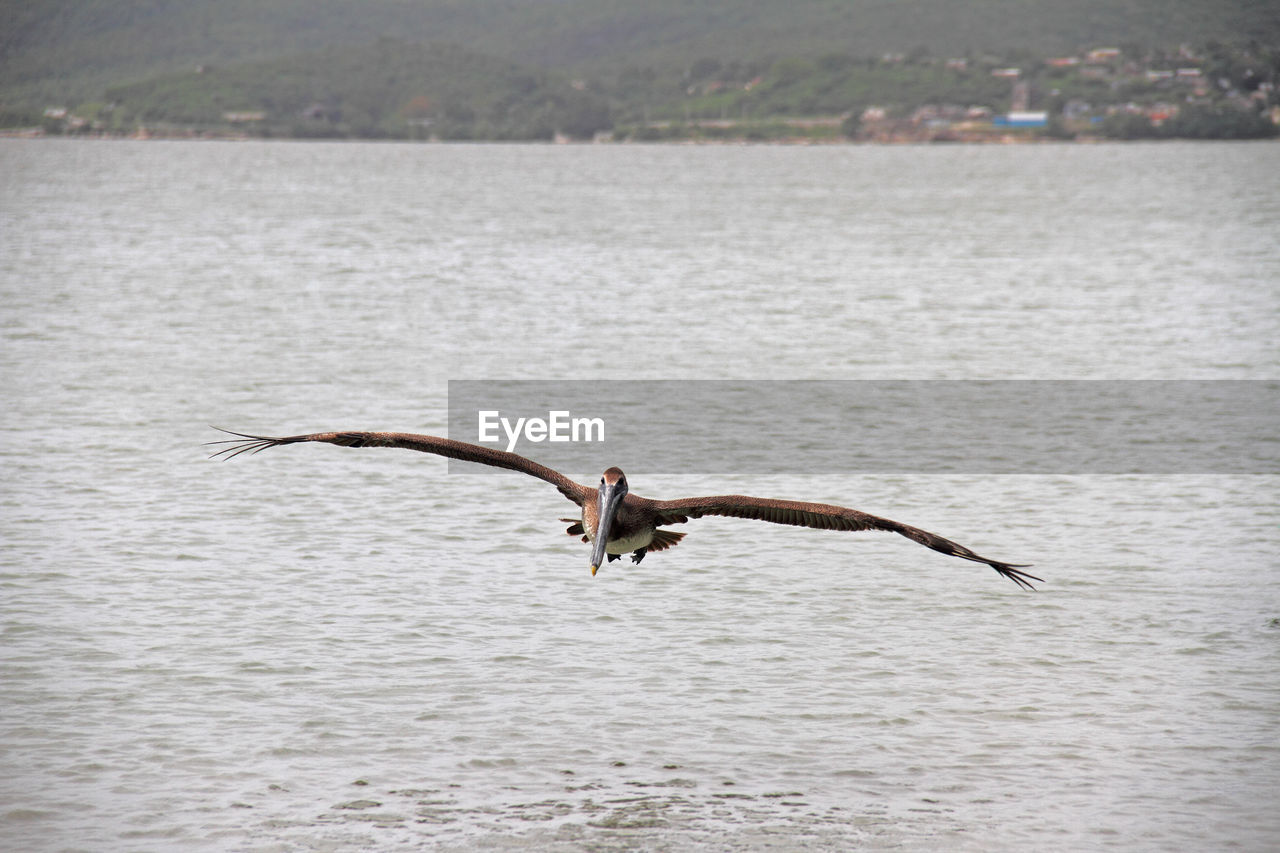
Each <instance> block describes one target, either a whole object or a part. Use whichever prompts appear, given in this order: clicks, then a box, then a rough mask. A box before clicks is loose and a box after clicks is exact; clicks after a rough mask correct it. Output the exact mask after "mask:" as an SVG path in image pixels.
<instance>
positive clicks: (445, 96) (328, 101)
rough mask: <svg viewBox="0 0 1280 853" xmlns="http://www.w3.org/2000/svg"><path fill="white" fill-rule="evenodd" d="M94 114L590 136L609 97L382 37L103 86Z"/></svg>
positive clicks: (258, 125) (357, 133)
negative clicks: (100, 106)
mask: <svg viewBox="0 0 1280 853" xmlns="http://www.w3.org/2000/svg"><path fill="white" fill-rule="evenodd" d="M106 98H107V100H108V101H109V102H110V103H111V104H112V106H111V108H110V109H109V110H105V111H104V113H103V115H102V118H103V119H104V120H105V121H106V122H108V123H109V124H110V125H112V126H115V127H117V128H131V127H133V126H136V125H148V126H157V125H160V126H164V125H170V126H181V127H196V128H210V127H221V126H226V125H228V124H230V125H239V126H241V127H242V128H243V129H244V130H246V131H249V132H252V133H256V134H260V135H266V136H290V137H362V138H379V137H396V138H406V137H408V138H413V137H418V138H426V137H434V138H439V139H551V138H552V137H553V136H555V135H557V134H560V135H564V136H568V137H574V138H589V137H590V136H591V135H592V134H594V133H595V132H596V131H597V130H600V129H603V128H607V127H609V126H610V124H611V121H610V118H609V109H608V106H607V104H606V103H605V102H604V101H603V100H602V99H600V98H598V97H596V96H594V95H591V94H589V93H586V92H583V91H579V90H578V89H575V88H574V87H573V85H572V84H571V83H570V81H568V80H567V79H565V78H564V77H562V76H560V75H553V74H549V73H547V72H543V71H540V70H537V69H531V68H529V67H527V66H520V65H516V64H514V63H511V62H507V61H505V60H501V59H495V58H492V57H489V56H485V55H483V54H479V53H475V52H474V51H469V50H466V49H465V48H460V47H458V46H456V45H448V44H440V45H414V44H408V43H405V42H401V41H396V40H392V39H386V38H384V39H379V40H378V41H377V42H375V43H374V44H371V45H368V46H366V47H362V48H328V49H325V50H319V51H310V52H307V53H304V54H300V55H297V56H291V57H287V58H285V59H277V60H270V61H266V62H255V63H246V64H241V65H237V66H233V67H230V68H221V67H218V66H210V67H207V68H202V69H200V70H199V71H188V72H182V73H178V74H169V75H162V76H160V77H157V78H154V79H151V80H147V81H144V82H141V83H134V84H129V85H124V86H116V87H112V88H110V89H108V90H107V92H106Z"/></svg>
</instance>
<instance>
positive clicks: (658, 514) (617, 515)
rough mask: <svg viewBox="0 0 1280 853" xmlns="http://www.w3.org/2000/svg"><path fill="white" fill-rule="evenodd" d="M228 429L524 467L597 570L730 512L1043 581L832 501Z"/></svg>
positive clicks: (456, 446)
mask: <svg viewBox="0 0 1280 853" xmlns="http://www.w3.org/2000/svg"><path fill="white" fill-rule="evenodd" d="M222 432H225V433H227V434H228V435H234V436H236V438H233V439H228V440H223V441H211V442H209V444H213V445H226V446H225V447H223V448H222V449H221V450H218V451H216V452H215V453H214V454H213V456H214V457H222V458H224V459H231V458H233V457H236V456H239V455H240V454H242V453H258V452H260V451H262V450H265V449H267V448H268V447H276V446H277V445H281V444H297V443H299V442H303V441H319V442H326V443H328V444H337V445H340V446H342V447H402V448H405V449H407V450H419V451H422V452H424V453H434V454H436V455H438V456H447V457H449V458H450V459H460V460H463V461H466V462H478V463H480V464H482V465H492V466H494V467H497V468H507V469H510V470H512V471H521V472H523V473H525V474H529V475H530V476H533V477H537V478H538V479H539V480H544V481H546V482H548V483H550V484H551V485H553V486H555V487H556V488H557V489H558V490H559V491H560V494H562V495H564V496H565V497H566V498H568V499H569V500H571V501H573V502H574V503H575V504H577V505H578V506H580V507H582V517H581V519H571V518H566V519H562V520H563V521H568V522H571V525H570V527H569V530H568V532H569V534H570V535H571V536H581V537H582V541H584V542H591V543H593V545H594V547H593V549H592V560H591V573H592V574H593V575H594V574H595V573H596V570H597V569H598V568H599V567H600V565H601V564H602V563H603V562H605V558H606V557H607V558H608V560H609V561H613V560H616V559H618V558H619V557H620V556H622V555H623V554H626V553H630V554H631V559H632V560H634V561H635V562H637V563H638V562H640V561H641V560H642V559H644V555H645V554H647V553H648V552H650V551H665V550H666V549H668V548H673V547H675V546H676V545H678V544H679V543H680V540H681V539H683V538H684V536H685V534H683V533H676V532H674V531H670V530H659V529H658V528H659V527H660V526H661V525H667V524H683V523H684V522H687V521H688V520H689V519H691V518H701V517H702V516H704V515H722V516H729V517H732V518H754V519H757V520H760V521H769V522H773V523H774V524H792V525H796V526H798V527H813V528H817V529H820V530H887V531H890V532H893V533H898V534H901V535H902V536H905V537H907V538H908V539H911V540H913V541H915V542H919V543H920V544H921V545H924V546H925V547H927V548H932V549H933V550H935V551H938V552H940V553H943V554H949V555H951V556H953V557H960V558H962V559H965V560H972V561H974V562H977V563H986V564H987V565H988V566H990V567H991V568H993V569H995V570H996V571H997V572H998V573H1000V574H1001V575H1003V576H1005V577H1007V578H1009V579H1010V580H1012V581H1013V582H1014V583H1016V584H1018V585H1019V586H1021V587H1025V588H1026V589H1033V588H1034V587H1032V585H1031V581H1033V580H1034V581H1039V580H1041V579H1040V578H1038V577H1036V576H1035V575H1030V574H1027V573H1026V572H1023V571H1019V569H1024V568H1027V566H1025V565H1020V564H1015V563H1005V562H1001V561H999V560H992V559H989V558H987V557H982V556H979V555H978V554H975V553H974V552H973V551H970V550H969V549H968V548H966V547H964V546H963V545H958V544H956V543H955V542H952V541H951V540H950V539H944V538H943V537H941V536H938V535H937V534H935V533H930V532H929V531H927V530H921V529H920V528H918V527H911V526H910V525H907V524H902V523H901V522H897V521H893V520H891V519H888V518H880V517H879V516H875V515H870V514H868V513H865V512H859V511H858V510H856V509H849V508H848V507H842V506H834V505H832V504H819V503H805V502H802V501H788V500H774V499H769V498H754V497H750V496H747V495H716V496H712V497H703V498H679V499H677V500H673V501H655V500H650V499H649V498H642V497H640V496H639V495H633V494H631V493H630V492H629V490H628V488H627V478H626V475H625V474H623V473H622V471H621V470H620V469H618V468H610V469H608V470H607V471H605V472H604V475H603V476H602V477H601V478H600V485H599V486H598V487H597V486H585V485H583V484H581V483H575V482H574V481H573V480H570V479H569V478H568V477H566V476H565V475H563V474H561V473H560V472H559V471H555V470H553V469H551V468H548V467H546V466H545V465H539V464H538V463H537V462H534V461H533V460H531V459H526V458H525V457H523V456H520V455H519V454H516V453H510V452H508V451H505V450H497V449H495V448H492V447H484V446H483V445H478V444H468V443H467V442H465V441H454V440H452V439H448V438H439V437H437V436H433V435H415V434H412V433H402V432H317V433H311V434H308V435H291V436H286V437H283V438H272V437H269V436H261V435H246V434H244V433H238V432H231V431H230V430H222ZM598 534H603V535H602V536H601V535H598ZM1042 582H1043V581H1042Z"/></svg>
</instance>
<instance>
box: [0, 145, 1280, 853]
mask: <svg viewBox="0 0 1280 853" xmlns="http://www.w3.org/2000/svg"><path fill="white" fill-rule="evenodd" d="M1278 176H1280V147H1277V146H1275V145H1270V144H1257V145H1254V144H1249V145H1216V144H1207V145H1180V144H1174V145H1151V146H1146V145H1129V146H1110V145H1102V146H1053V147H1036V148H1022V147H1019V148H1011V149H1010V148H993V147H987V148H862V147H847V148H844V147H840V148H834V147H833V148H822V149H803V148H772V147H762V148H729V147H718V148H675V147H656V148H646V147H602V148H599V147H542V146H523V147H522V146H510V147H508V146H456V147H455V146H400V145H375V144H368V145H366V144H341V145H328V144H290V143H269V144H268V143H263V144H259V143H245V144H226V143H190V144H186V143H124V142H112V143H64V142H55V141H16V140H5V141H0V293H2V295H3V312H2V313H0V391H2V394H3V398H2V399H3V410H2V411H0V429H2V430H3V438H4V440H3V442H2V443H0V472H2V473H0V478H2V479H0V488H2V490H3V491H2V492H0V525H2V527H0V590H2V597H0V618H2V619H3V622H2V625H0V630H2V632H3V643H2V644H0V733H2V735H0V769H2V770H3V772H0V844H2V845H3V846H4V847H5V848H6V849H14V850H18V849H22V850H94V851H97V850H166V851H167V850H174V849H183V850H200V849H207V850H251V851H295V850H296V851H310V850H353V849H382V848H395V847H404V846H408V847H409V848H420V847H440V848H445V849H454V848H456V849H482V850H484V849H527V848H533V849H545V850H564V851H578V850H600V849H603V850H610V849H619V850H621V849H629V848H634V847H639V848H643V849H657V850H685V849H699V848H701V849H708V850H724V849H740V850H762V849H815V850H816V849H848V848H849V847H851V846H855V845H857V846H861V847H864V848H868V849H908V850H935V849H948V850H984V851H985V850H1001V849H1007V850H1014V849H1017V850H1026V849H1036V850H1060V849H1077V850H1096V849H1108V848H1109V849H1116V850H1126V851H1127V850H1146V849H1151V850H1156V849H1168V850H1185V849H1241V850H1269V849H1274V848H1275V847H1276V846H1277V845H1278V844H1280V812H1277V810H1276V809H1275V804H1274V797H1273V796H1271V794H1273V793H1274V792H1275V791H1277V790H1280V679H1277V672H1278V671H1280V575H1278V572H1280V565H1278V563H1280V560H1278V558H1277V556H1276V555H1277V553H1280V511H1278V509H1277V501H1276V494H1277V485H1280V484H1277V482H1276V477H1274V476H1240V475H1234V476H1226V475H1204V474H1198V475H1195V476H1191V475H1186V476H1163V477H1154V476H1148V477H1139V476H1104V475H1101V474H1098V475H1079V476H1016V475H1000V476H995V475H993V476H989V477H983V476H964V477H958V476H926V475H910V476H908V475H905V474H904V475H901V476H894V475H889V474H877V475H874V476H873V475H869V474H860V473H858V472H798V473H796V474H795V475H794V476H786V477H766V478H760V477H745V476H742V475H735V473H734V472H732V471H726V472H724V474H723V476H716V477H709V476H707V475H706V474H704V473H701V472H699V473H697V474H696V475H692V474H691V475H689V476H674V475H671V474H664V475H662V476H656V475H653V476H651V475H646V473H645V472H644V471H643V470H634V468H633V467H629V468H628V476H629V479H630V481H631V486H632V489H633V490H634V491H636V492H637V493H640V494H643V495H647V496H652V497H677V496H681V495H684V494H706V493H717V492H721V493H722V492H746V493H757V494H765V495H776V496H782V497H796V498H803V499H811V500H820V501H827V502H832V503H840V504H846V505H851V506H856V507H858V508H861V509H864V510H868V511H871V512H876V513H878V514H882V515H887V516H889V517H891V518H896V519H899V520H902V521H905V522H908V523H911V524H916V525H919V526H922V527H926V528H928V529H930V530H935V531H937V532H939V533H942V534H944V535H947V536H950V537H953V538H955V539H957V540H958V541H960V542H962V543H964V544H966V545H969V546H971V547H973V548H974V549H975V550H978V551H979V552H981V553H989V554H991V555H992V556H998V557H1004V558H1007V559H1010V560H1015V561H1026V562H1031V563H1034V564H1035V566H1036V568H1035V569H1034V571H1036V573H1037V574H1039V575H1040V576H1042V577H1044V578H1045V579H1046V581H1047V583H1046V584H1044V586H1043V587H1042V588H1041V589H1040V590H1039V591H1037V592H1035V593H1026V592H1021V591H1019V590H1018V589H1017V588H1016V587H1015V586H1014V585H1013V584H1010V583H1008V582H1007V581H1005V580H1003V579H1001V578H999V577H997V576H996V575H995V574H994V573H992V572H991V571H990V570H988V569H987V568H985V567H983V566H980V565H972V564H968V563H963V562H961V561H958V560H954V559H952V558H948V557H944V556H942V555H938V554H935V553H933V552H930V551H927V550H925V549H923V548H920V547H919V546H917V545H914V544H913V543H911V542H908V541H906V540H905V539H901V538H899V537H892V536H884V535H880V536H877V535H872V534H858V535H854V534H837V533H825V532H819V531H806V530H798V529H793V528H787V527H777V526H773V525H765V524H759V523H752V522H745V521H738V520H733V519H703V520H699V521H696V522H691V523H690V524H689V525H688V526H687V527H686V528H685V531H686V532H688V533H689V534H690V535H689V537H688V538H687V539H686V540H685V541H684V542H683V543H682V544H681V545H680V547H679V548H677V549H676V550H674V551H670V552H665V553H661V554H654V555H651V556H650V557H649V558H648V559H646V561H645V562H644V563H643V564H642V565H641V566H638V567H632V566H631V565H630V563H613V564H610V565H608V566H607V567H605V568H604V569H602V570H601V572H600V574H599V576H597V577H596V578H594V579H593V578H591V577H590V574H589V571H588V569H587V556H588V553H587V551H586V549H585V547H584V546H583V545H581V544H580V543H577V542H576V541H574V540H572V539H570V538H569V537H567V536H565V535H564V533H563V528H564V525H563V524H562V523H560V522H558V521H557V520H556V519H558V518H559V517H560V516H562V515H568V514H570V511H572V510H573V509H574V507H572V506H571V505H569V504H567V503H566V502H565V501H564V500H563V499H562V498H561V497H560V496H559V495H558V494H557V493H556V491H555V490H554V489H552V488H549V487H547V486H545V485H543V484H541V483H539V482H537V481H536V480H531V479H527V478H523V477H520V476H518V475H511V476H509V477H468V476H461V475H458V474H456V473H455V474H449V473H448V469H447V466H446V464H445V462H444V460H441V459H437V458H433V457H429V456H423V455H420V454H412V453H407V452H404V451H392V450H385V451H384V450H367V451H353V450H345V449H340V448H336V447H331V446H324V445H312V446H299V447H285V448H279V449H276V450H272V451H269V452H267V453H263V454H261V455H258V456H254V457H242V458H240V459H237V460H235V461H232V462H227V463H218V462H212V461H209V460H207V459H206V458H205V452H206V451H205V448H202V447H201V443H202V442H204V441H208V440H211V439H213V438H215V437H216V434H214V433H213V431H212V430H210V429H209V426H208V425H209V424H218V425H224V426H228V427H231V428H237V429H248V430H258V431H263V432H277V433H290V432H301V431H309V430H319V429H340V428H375V429H402V430H408V431H421V432H437V433H439V432H441V431H443V429H444V423H445V420H446V416H447V405H446V404H447V399H446V390H447V388H446V382H447V380H449V379H461V378H469V379H495V378H536V379H561V378H640V377H643V378H660V379H680V378H732V379H744V380H745V379H753V378H770V379H786V378H805V379H809V378H830V379H838V378H878V379H884V378H930V379H951V378H966V379H972V378H1015V377H1017V378H1077V379H1092V378H1107V379H1131V378H1165V379H1179V378H1197V379H1221V380H1232V379H1246V378H1247V379H1276V378H1278V377H1280V346H1278V344H1277V341H1280V250H1277V243H1276V240H1275V235H1276V233H1278V232H1280V177H1278ZM635 403H636V404H637V405H647V406H661V405H662V401H661V400H648V401H646V400H638V401H635ZM772 428H773V426H772V425H770V429H771V430H772ZM838 440H850V441H853V440H856V436H841V437H839V438H838ZM532 455H536V454H532ZM566 473H568V474H570V475H571V476H573V477H575V478H576V479H579V480H580V481H588V482H589V481H592V480H593V479H594V477H596V476H598V470H587V469H584V470H573V471H567V472H566Z"/></svg>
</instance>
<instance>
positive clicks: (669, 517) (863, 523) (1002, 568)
mask: <svg viewBox="0 0 1280 853" xmlns="http://www.w3.org/2000/svg"><path fill="white" fill-rule="evenodd" d="M653 509H654V511H655V512H656V513H657V515H658V518H659V522H658V523H659V524H678V523H681V522H685V521H688V520H689V519H691V518H701V517H702V516H704V515H720V516H727V517H730V518H754V519H757V520H759V521H769V522H772V523H774V524H792V525H796V526H798V527H813V528H817V529H819V530H887V531H890V532H892V533H898V534H900V535H902V536H905V537H907V538H908V539H910V540H912V541H913V542H918V543H920V544H921V545H924V546H925V547H926V548H932V549H933V550H935V551H938V552H940V553H943V554H948V555H950V556H952V557H960V558H962V559H965V560H972V561H974V562H975V563H986V564H987V565H988V566H990V567H991V568H993V569H995V570H996V571H997V572H999V573H1000V574H1001V575H1003V576H1004V577H1007V578H1009V580H1011V581H1013V582H1014V583H1016V584H1018V585H1019V586H1021V587H1025V588H1026V589H1034V587H1033V586H1032V585H1031V581H1040V582H1041V583H1043V582H1044V581H1043V580H1042V579H1041V578H1038V577H1036V576H1035V575H1031V574H1027V573H1026V572H1022V571H1018V570H1019V569H1025V568H1028V566H1026V565H1022V564H1016V563H1005V562H1002V561H1000V560H992V559H989V558H987V557H983V556H980V555H978V554H975V553H974V552H973V551H970V550H969V549H968V548H966V547H964V546H963V545H959V544H957V543H955V542H952V541H951V540H950V539H946V538H944V537H942V536H939V535H938V534H936V533H930V532H929V531H927V530H921V529H920V528H918V527H912V526H911V525H909V524H903V523H902V522H899V521H894V520H892V519H889V518H881V517H880V516H877V515H871V514H870V513H866V512H861V511H859V510H856V509H850V508H849V507H844V506H835V505H834V504H819V503H806V502H803V501H784V500H774V499H771V498H754V497H750V496H748V495H716V496H712V497H703V498H680V499H678V500H673V501H654V502H653Z"/></svg>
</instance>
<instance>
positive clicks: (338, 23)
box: [0, 0, 1280, 111]
mask: <svg viewBox="0 0 1280 853" xmlns="http://www.w3.org/2000/svg"><path fill="white" fill-rule="evenodd" d="M384 35H392V36H394V37H396V38H398V39H402V40H404V41H410V42H421V43H438V42H452V43H457V44H462V45H466V46H467V47H468V48H470V49H471V50H475V51H478V52H480V53H484V54H488V55H490V56H500V57H503V58H505V59H508V60H511V61H514V62H520V63H526V64H532V65H536V66H539V67H542V68H545V69H549V70H560V71H565V72H569V73H573V74H575V75H593V76H594V75H607V74H611V73H617V72H619V71H621V70H623V69H627V68H645V67H653V68H656V69H664V68H666V69H670V68H680V69H683V68H685V67H687V66H689V65H690V64H692V63H693V62H695V61H697V60H699V59H703V58H712V59H716V60H719V61H732V60H743V61H760V60H767V59H771V58H777V57H783V56H808V57H815V56H820V55H822V54H826V53H839V54H845V55H853V56H869V57H870V56H880V55H882V54H884V53H886V52H911V51H915V50H918V49H924V50H925V51H928V52H930V53H932V54H935V55H963V54H965V53H970V52H979V51H992V52H996V53H998V54H1001V55H1003V54H1008V53H1009V52H1011V51H1018V50H1022V51H1028V52H1031V53H1036V54H1040V55H1050V54H1053V53H1056V52H1067V51H1073V50H1079V49H1081V48H1084V47H1088V46H1095V45H1099V44H1125V43H1133V44H1138V45H1148V46H1150V45H1161V46H1164V45H1176V44H1179V43H1182V42H1188V41H1192V42H1204V41H1206V40H1212V39H1219V40H1223V41H1237V42H1238V41H1244V40H1248V39H1256V40H1258V41H1260V42H1262V43H1263V44H1280V4H1277V3H1274V2H1266V3H1258V2H1250V0H1218V2H1215V3H1205V2H1203V0H1076V2H1072V3H1062V2H1061V1H1060V0H788V2H786V3H779V2H776V0H692V2H690V0H645V2H643V3H637V2H634V0H415V2H406V0H360V2H352V1H351V0H217V2H213V0H41V2H39V3H32V2H30V0H0V108H4V109H8V110H11V111H12V110H24V109H25V110H33V109H40V108H43V107H44V106H47V105H49V104H51V103H76V102H80V101H86V100H96V99H99V98H101V97H102V93H103V91H104V90H105V89H106V88H108V87H111V86H115V85H120V84H122V83H125V82H129V81H136V80H140V79H145V78H149V77H154V76H156V75H159V74H163V73H169V72H177V71H180V70H184V69H187V70H189V69H191V68H193V67H195V66H197V65H202V66H213V67H218V66H229V65H234V64H238V63H244V62H256V61H266V60H273V59H280V58H281V57H284V56H289V55H294V54H299V53H303V52H306V51H315V50H320V49H325V48H329V47H343V46H362V45H368V44H370V43H372V42H373V41H374V40H375V39H377V38H378V37H380V36H384Z"/></svg>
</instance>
